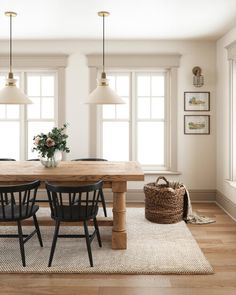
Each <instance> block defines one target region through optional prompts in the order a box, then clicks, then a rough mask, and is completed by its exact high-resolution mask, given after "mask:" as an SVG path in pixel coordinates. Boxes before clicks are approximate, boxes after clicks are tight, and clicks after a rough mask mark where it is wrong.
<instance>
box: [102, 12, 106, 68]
mask: <svg viewBox="0 0 236 295" xmlns="http://www.w3.org/2000/svg"><path fill="white" fill-rule="evenodd" d="M102 20H103V40H102V51H103V53H102V69H103V70H102V71H103V72H104V70H105V16H104V14H103V16H102Z"/></svg>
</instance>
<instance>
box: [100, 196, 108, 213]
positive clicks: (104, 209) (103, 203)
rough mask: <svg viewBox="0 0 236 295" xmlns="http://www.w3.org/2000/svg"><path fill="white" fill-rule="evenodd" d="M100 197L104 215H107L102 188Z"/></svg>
mask: <svg viewBox="0 0 236 295" xmlns="http://www.w3.org/2000/svg"><path fill="white" fill-rule="evenodd" d="M100 197H101V202H102V207H103V211H104V215H105V217H107V209H106V202H105V197H104V194H103V191H102V190H101V192H100Z"/></svg>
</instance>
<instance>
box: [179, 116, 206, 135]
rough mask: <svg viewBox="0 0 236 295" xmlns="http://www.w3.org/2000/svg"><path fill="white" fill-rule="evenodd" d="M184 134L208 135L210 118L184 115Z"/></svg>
mask: <svg viewBox="0 0 236 295" xmlns="http://www.w3.org/2000/svg"><path fill="white" fill-rule="evenodd" d="M184 134H210V116H208V115H203V116H201V115H185V116H184Z"/></svg>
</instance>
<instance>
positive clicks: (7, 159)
mask: <svg viewBox="0 0 236 295" xmlns="http://www.w3.org/2000/svg"><path fill="white" fill-rule="evenodd" d="M0 161H15V159H12V158H0Z"/></svg>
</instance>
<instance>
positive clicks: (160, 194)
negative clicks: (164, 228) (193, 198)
mask: <svg viewBox="0 0 236 295" xmlns="http://www.w3.org/2000/svg"><path fill="white" fill-rule="evenodd" d="M161 179H162V180H164V181H165V182H166V183H165V184H158V182H159V180H161ZM144 193H145V217H146V219H148V220H150V221H152V222H156V223H176V222H179V221H181V220H183V218H184V215H185V212H184V208H185V206H184V194H185V188H184V187H183V186H182V185H179V184H178V185H176V183H169V181H167V180H166V178H165V177H163V176H160V177H158V178H157V180H156V182H152V183H148V184H146V185H145V186H144Z"/></svg>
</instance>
